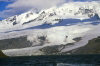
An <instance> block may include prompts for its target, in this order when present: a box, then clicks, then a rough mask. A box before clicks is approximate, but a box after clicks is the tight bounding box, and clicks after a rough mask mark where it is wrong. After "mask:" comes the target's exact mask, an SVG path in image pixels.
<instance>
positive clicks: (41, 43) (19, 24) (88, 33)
mask: <svg viewBox="0 0 100 66" xmlns="http://www.w3.org/2000/svg"><path fill="white" fill-rule="evenodd" d="M99 7H100V3H99V2H95V1H93V2H72V3H65V4H63V5H61V6H54V7H51V8H49V9H44V10H41V11H40V12H33V11H32V10H31V11H29V12H26V13H23V14H21V15H15V16H12V17H10V18H7V19H5V20H2V21H0V40H4V39H11V38H17V37H21V36H27V41H30V42H31V43H32V45H31V46H30V47H25V48H21V49H11V50H10V48H9V50H3V52H4V53H5V54H6V55H8V56H20V55H21V56H22V55H40V54H44V52H43V51H41V50H40V49H43V48H44V47H48V46H55V45H56V46H61V47H59V48H58V50H59V51H60V53H61V52H66V51H69V50H72V49H75V48H78V47H81V46H84V45H86V44H87V43H88V40H90V39H93V38H95V37H97V36H100V34H99V33H100V30H99V28H100V24H99V23H100V8H99ZM93 31H94V32H93ZM79 38H80V39H79ZM71 43H74V44H73V45H71V46H66V45H67V44H71ZM63 46H64V47H63ZM48 49H49V48H48Z"/></svg>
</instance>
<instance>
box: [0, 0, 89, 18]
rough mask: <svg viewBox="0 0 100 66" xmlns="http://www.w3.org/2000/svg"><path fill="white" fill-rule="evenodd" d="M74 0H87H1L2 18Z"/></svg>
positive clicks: (0, 10)
mask: <svg viewBox="0 0 100 66" xmlns="http://www.w3.org/2000/svg"><path fill="white" fill-rule="evenodd" d="M72 1H86V0H0V19H2V18H7V17H10V16H13V15H17V14H21V13H23V12H26V11H29V10H31V9H34V8H36V9H39V10H40V9H45V8H50V7H52V6H55V5H61V4H63V3H66V2H72ZM88 1H90V0H88Z"/></svg>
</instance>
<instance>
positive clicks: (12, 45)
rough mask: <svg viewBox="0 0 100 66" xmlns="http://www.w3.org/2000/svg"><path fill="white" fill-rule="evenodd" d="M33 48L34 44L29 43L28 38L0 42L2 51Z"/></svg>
mask: <svg viewBox="0 0 100 66" xmlns="http://www.w3.org/2000/svg"><path fill="white" fill-rule="evenodd" d="M31 46H32V43H31V42H29V41H27V37H19V38H11V39H4V40H0V50H5V49H17V48H25V47H31Z"/></svg>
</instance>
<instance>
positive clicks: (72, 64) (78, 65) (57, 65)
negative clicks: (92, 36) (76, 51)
mask: <svg viewBox="0 0 100 66" xmlns="http://www.w3.org/2000/svg"><path fill="white" fill-rule="evenodd" d="M0 66H100V55H52V56H51V55H49V56H47V55H46V56H23V57H9V58H0Z"/></svg>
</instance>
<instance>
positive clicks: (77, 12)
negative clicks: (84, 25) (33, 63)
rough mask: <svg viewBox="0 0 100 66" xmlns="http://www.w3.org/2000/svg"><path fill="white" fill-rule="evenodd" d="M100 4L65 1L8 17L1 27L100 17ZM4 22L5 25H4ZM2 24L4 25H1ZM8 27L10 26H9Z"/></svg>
mask: <svg viewBox="0 0 100 66" xmlns="http://www.w3.org/2000/svg"><path fill="white" fill-rule="evenodd" d="M99 6H100V4H99V3H98V2H95V1H93V2H71V3H65V4H63V5H61V6H59V7H57V6H55V7H51V8H50V9H44V10H41V11H40V12H39V13H35V12H33V11H29V12H26V13H23V14H21V15H16V16H13V17H10V18H7V19H5V20H3V21H1V22H0V28H4V25H8V26H9V25H10V26H14V25H18V24H20V25H23V24H26V23H30V22H39V21H40V23H41V24H43V23H50V24H55V23H58V22H59V20H61V19H68V18H76V19H81V20H83V19H88V18H91V17H93V16H95V14H96V15H98V17H100V8H99ZM3 24H4V25H3ZM1 25H2V26H1ZM7 28H8V27H7Z"/></svg>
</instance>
